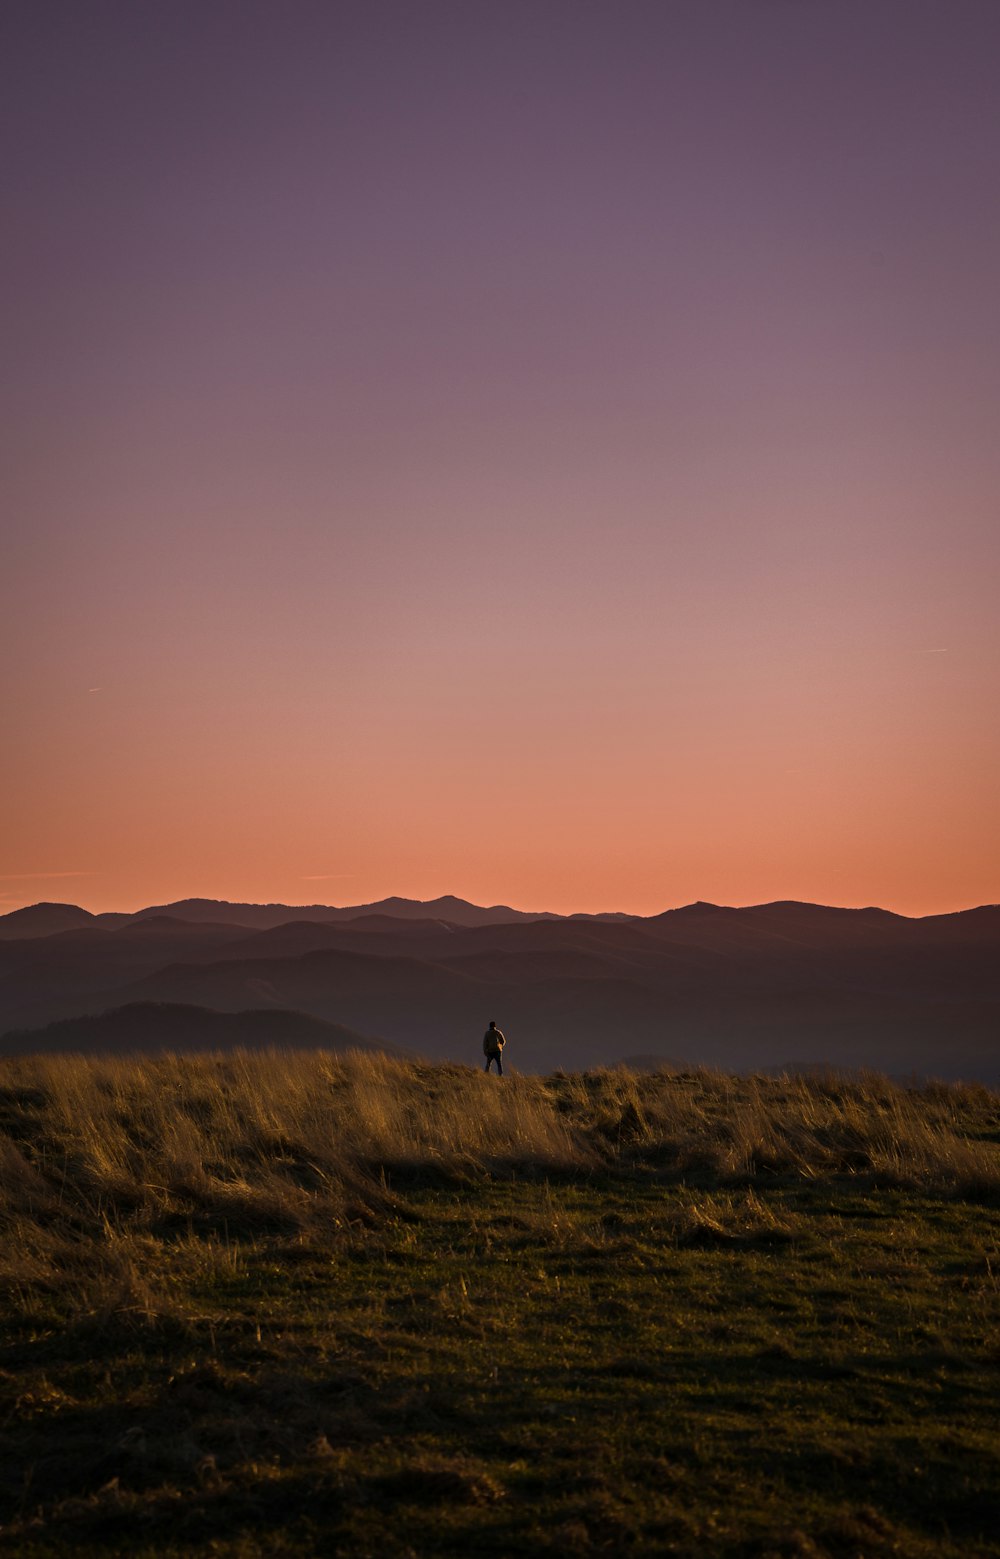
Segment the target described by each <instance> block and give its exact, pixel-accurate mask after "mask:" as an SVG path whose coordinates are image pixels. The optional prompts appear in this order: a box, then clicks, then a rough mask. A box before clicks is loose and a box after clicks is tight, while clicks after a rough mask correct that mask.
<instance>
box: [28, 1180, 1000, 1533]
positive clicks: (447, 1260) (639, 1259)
mask: <svg viewBox="0 0 1000 1559" xmlns="http://www.w3.org/2000/svg"><path fill="white" fill-rule="evenodd" d="M392 1190H393V1194H394V1201H392V1202H391V1207H392V1208H393V1209H394V1210H390V1211H388V1212H386V1213H385V1214H384V1215H381V1216H377V1217H368V1218H367V1219H365V1220H358V1221H357V1222H356V1223H355V1224H353V1225H350V1226H348V1227H347V1229H346V1230H345V1229H340V1230H336V1231H331V1233H330V1235H329V1236H324V1235H322V1234H316V1233H310V1234H309V1235H300V1236H298V1237H296V1238H290V1237H287V1236H285V1237H282V1236H278V1235H266V1234H264V1235H258V1236H256V1237H255V1238H254V1239H252V1240H249V1239H246V1238H244V1239H243V1240H242V1241H239V1242H236V1241H235V1240H234V1241H232V1242H231V1243H230V1245H229V1247H228V1248H226V1245H225V1234H222V1235H220V1236H219V1237H218V1242H217V1243H218V1244H219V1245H220V1247H221V1248H220V1249H219V1250H217V1255H218V1260H217V1261H216V1262H215V1265H214V1267H212V1268H210V1267H209V1266H206V1268H205V1272H204V1274H203V1275H202V1276H200V1277H194V1278H192V1277H191V1275H190V1265H189V1263H188V1262H187V1261H186V1258H185V1259H184V1260H182V1259H181V1254H180V1250H179V1248H178V1254H177V1272H176V1276H175V1278H174V1279H171V1275H170V1273H171V1260H172V1247H171V1244H170V1242H169V1240H166V1241H160V1243H159V1245H158V1246H157V1251H158V1256H157V1259H158V1260H159V1261H160V1263H161V1264H162V1270H161V1272H160V1278H161V1281H162V1283H164V1284H166V1286H167V1288H168V1289H170V1291H171V1292H172V1295H173V1304H172V1305H171V1306H170V1307H167V1308H163V1309H161V1310H160V1311H157V1312H156V1313H150V1312H149V1311H145V1310H144V1309H143V1307H142V1305H141V1304H138V1305H134V1306H131V1307H130V1306H129V1305H128V1304H121V1305H117V1306H109V1307H108V1310H107V1313H106V1314H105V1315H104V1316H103V1317H94V1316H93V1315H91V1316H87V1317H84V1318H83V1319H76V1318H74V1316H73V1313H72V1308H71V1305H70V1304H69V1303H68V1300H67V1296H66V1294H65V1293H64V1292H63V1291H62V1290H60V1289H58V1288H54V1289H53V1291H52V1293H51V1295H50V1296H49V1298H48V1299H47V1300H46V1299H45V1298H44V1296H43V1297H42V1298H41V1299H39V1298H38V1296H35V1297H34V1299H33V1302H32V1306H30V1307H28V1308H26V1307H25V1306H24V1305H23V1304H21V1303H19V1302H18V1301H17V1298H16V1296H14V1297H13V1298H12V1299H11V1301H10V1304H9V1308H8V1309H7V1311H6V1314H5V1316H4V1342H3V1347H2V1351H0V1372H2V1373H0V1389H2V1409H0V1425H2V1430H0V1520H2V1522H3V1529H2V1533H0V1551H2V1552H9V1553H17V1554H23V1555H36V1556H39V1559H41V1556H42V1555H55V1554H62V1553H69V1552H73V1553H75V1554H84V1555H86V1554H93V1555H98V1554H100V1555H109V1554H123V1555H124V1554H129V1555H154V1554H155V1555H174V1554H176V1555H178V1556H179V1555H190V1554H206V1555H207V1554H212V1555H232V1556H236V1555H256V1554H325V1555H326V1554H333V1553H335V1554H339V1555H344V1556H363V1555H371V1556H379V1559H390V1556H404V1555H421V1556H422V1555H454V1556H456V1559H457V1556H468V1555H477V1554H482V1555H511V1554H514V1555H518V1554H522V1555H527V1554H576V1553H584V1554H586V1553H605V1554H619V1553H622V1554H637V1555H638V1554H641V1555H656V1554H665V1553H674V1554H686V1555H704V1554H719V1555H732V1556H750V1555H755V1556H765V1555H784V1556H793V1555H800V1556H807V1555H830V1556H835V1559H848V1556H850V1559H854V1556H857V1555H864V1556H866V1559H869V1556H880V1555H890V1554H892V1555H903V1556H906V1555H913V1556H917V1555H926V1556H932V1555H933V1556H948V1555H954V1556H956V1559H958V1556H960V1555H961V1556H963V1559H967V1556H970V1555H986V1554H1000V1439H998V1434H997V1402H998V1400H1000V1327H998V1320H1000V1303H998V1298H1000V1296H998V1274H1000V1213H998V1211H997V1210H996V1209H993V1208H990V1207H987V1206H981V1205H976V1204H973V1203H969V1202H963V1201H961V1200H956V1199H954V1198H951V1199H947V1200H945V1199H938V1198H936V1197H934V1196H928V1195H927V1194H925V1193H917V1192H913V1191H903V1190H884V1189H877V1188H875V1187H870V1188H866V1187H864V1186H859V1185H858V1184H857V1183H855V1182H852V1181H850V1180H843V1181H837V1180H831V1181H828V1182H817V1183H813V1184H806V1183H802V1182H797V1183H781V1182H777V1181H776V1182H775V1184H774V1185H773V1186H772V1187H764V1186H762V1185H761V1184H760V1182H759V1181H758V1183H757V1185H756V1186H755V1189H754V1200H753V1202H752V1203H751V1204H748V1205H746V1206H744V1205H743V1204H742V1202H741V1198H743V1197H745V1195H746V1193H745V1192H742V1191H739V1190H736V1191H733V1190H731V1189H730V1190H727V1191H726V1192H723V1191H720V1190H716V1191H712V1190H711V1189H709V1188H706V1187H704V1186H701V1187H690V1186H685V1185H684V1184H677V1183H674V1184H669V1185H665V1184H661V1183H658V1182H657V1180H656V1178H655V1176H652V1175H649V1174H639V1173H634V1174H631V1175H629V1174H616V1175H611V1176H608V1177H607V1178H588V1177H586V1176H579V1177H577V1178H575V1179H566V1180H564V1181H562V1182H560V1183H549V1182H546V1181H545V1180H541V1179H536V1178H525V1179H519V1178H506V1179H497V1178H490V1177H488V1176H481V1177H478V1178H476V1179H475V1180H470V1181H468V1182H466V1183H460V1184H457V1185H451V1186H447V1185H438V1186H433V1185H428V1184H426V1183H424V1184H421V1183H420V1182H419V1181H414V1182H411V1183H409V1184H407V1185H405V1186H403V1187H399V1186H397V1187H394V1188H392ZM171 1283H173V1287H172V1288H171Z"/></svg>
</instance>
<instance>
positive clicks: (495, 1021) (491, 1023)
mask: <svg viewBox="0 0 1000 1559" xmlns="http://www.w3.org/2000/svg"><path fill="white" fill-rule="evenodd" d="M496 1026H497V1020H496V1018H491V1019H490V1028H491V1029H495V1028H496Z"/></svg>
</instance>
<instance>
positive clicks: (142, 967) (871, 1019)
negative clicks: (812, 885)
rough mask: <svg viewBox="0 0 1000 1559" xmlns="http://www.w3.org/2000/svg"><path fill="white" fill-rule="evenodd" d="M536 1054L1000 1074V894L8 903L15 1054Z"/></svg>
mask: <svg viewBox="0 0 1000 1559" xmlns="http://www.w3.org/2000/svg"><path fill="white" fill-rule="evenodd" d="M490 1018H495V1019H496V1021H497V1022H498V1023H499V1024H500V1026H501V1028H503V1029H504V1030H505V1032H506V1033H507V1035H508V1041H509V1045H508V1051H507V1057H508V1061H509V1062H511V1063H513V1064H514V1065H515V1066H516V1067H519V1068H520V1069H521V1070H523V1071H549V1070H552V1069H555V1068H559V1067H561V1068H564V1069H567V1070H569V1069H572V1070H578V1069H581V1068H586V1067H593V1066H601V1065H613V1064H615V1063H616V1062H619V1061H623V1060H626V1059H628V1058H630V1057H631V1058H634V1057H642V1058H643V1064H647V1065H655V1064H657V1063H658V1062H662V1063H664V1064H673V1065H711V1066H720V1067H724V1068H726V1069H730V1070H737V1071H746V1070H751V1069H760V1068H771V1069H773V1068H775V1067H783V1066H788V1067H792V1068H794V1067H809V1068H814V1067H816V1066H818V1065H820V1066H821V1065H829V1066H831V1067H847V1068H858V1067H871V1068H874V1069H877V1070H881V1071H888V1072H890V1073H892V1074H894V1075H897V1076H909V1075H921V1076H926V1075H934V1076H939V1077H943V1078H959V1077H961V1078H966V1079H978V1080H981V1081H984V1082H988V1083H1000V907H997V906H993V905H986V906H982V907H981V908H978V909H970V910H965V911H962V912H959V913H956V914H951V915H936V916H926V917H922V918H917V919H913V918H909V917H906V916H902V915H896V914H893V913H891V912H889V911H887V910H882V909H877V908H867V909H839V908H832V907H829V906H824V905H814V904H803V903H796V902H780V903H774V904H762V905H756V906H752V907H748V908H741V909H736V908H729V907H727V906H722V905H713V904H704V903H698V904H690V905H686V906H684V907H683V908H680V909H674V910H668V911H666V912H664V913H663V914H660V915H653V916H648V917H642V916H630V915H620V914H608V915H574V916H560V915H556V914H552V913H543V914H537V915H533V914H530V913H528V912H525V911H519V910H515V909H511V908H509V907H508V906H505V905H494V906H492V907H488V908H484V907H481V906H478V905H474V904H469V903H467V902H466V901H465V900H462V899H458V898H453V897H450V896H449V897H444V898H439V899H434V900H431V901H429V902H426V903H422V902H420V901H418V900H412V899H399V898H390V899H385V900H382V901H380V902H378V903H376V904H370V905H357V906H353V907H348V908H334V907H330V906H325V905H309V906H307V907H305V908H302V907H291V906H287V905H280V904H266V905H259V904H230V903H226V902H218V901H214V900H206V899H186V900H182V901H180V902H178V903H174V904H168V905H157V906H150V907H149V908H146V909H142V910H139V911H138V912H136V913H134V914H125V913H111V914H99V915H93V914H90V913H89V912H88V911H87V910H85V909H82V908H80V907H79V906H77V905H69V904H35V905H31V906H29V907H28V908H25V909H21V910H15V911H13V912H11V913H10V914H7V915H4V916H0V1036H2V1037H0V1054H14V1053H21V1052H26V1051H35V1050H66V1049H76V1050H83V1051H98V1050H100V1051H120V1050H122V1049H123V1048H124V1049H174V1050H183V1049H190V1048H212V1049H219V1048H225V1047H227V1046H229V1045H231V1044H236V1043H243V1044H281V1043H285V1044H288V1045H292V1044H294V1045H324V1046H327V1047H328V1048H331V1049H343V1048H350V1047H352V1046H354V1047H364V1046H365V1045H372V1044H374V1045H376V1046H379V1045H381V1046H382V1047H383V1048H385V1049H387V1050H391V1051H393V1052H395V1053H404V1054H406V1053H409V1054H413V1055H422V1056H426V1057H428V1058H431V1059H435V1060H446V1059H447V1060H458V1061H462V1060H465V1061H469V1062H471V1063H473V1064H478V1057H479V1039H480V1036H481V1034H482V1031H483V1029H484V1028H485V1026H486V1023H487V1022H488V1021H489V1019H490Z"/></svg>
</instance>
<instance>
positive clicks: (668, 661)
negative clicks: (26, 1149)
mask: <svg viewBox="0 0 1000 1559" xmlns="http://www.w3.org/2000/svg"><path fill="white" fill-rule="evenodd" d="M998 61H1000V4H997V0H898V3H894V0H828V3H827V0H728V3H727V0H650V3H644V0H602V3H592V0H452V3H440V0H401V3H385V0H322V3H321V0H316V3H299V0H282V3H280V4H279V3H278V0H272V3H268V4H262V3H254V0H239V3H235V0H234V3H228V0H192V3H184V0H170V3H169V4H168V3H163V4H142V3H134V0H121V3H115V0H93V3H89V0H87V3H79V0H66V3H63V4H55V3H52V0H8V3H6V4H5V5H4V6H3V9H2V15H0V131H2V135H3V141H4V146H5V148H6V152H5V158H4V165H3V185H4V187H3V192H2V194H3V202H2V204H3V220H4V229H5V238H4V249H3V264H4V272H5V283H4V286H3V289H2V293H0V310H2V314H3V327H2V328H3V342H4V346H3V371H2V394H3V406H2V417H0V443H2V449H0V482H2V484H3V509H2V513H3V521H4V564H3V568H2V571H0V636H2V640H3V651H4V653H3V657H2V676H3V712H2V729H3V759H2V769H0V774H2V787H3V793H4V799H3V805H2V818H3V840H2V853H0V900H2V902H0V910H4V909H12V908H15V907H16V906H18V905H21V904H26V903H32V902H34V901H36V900H39V899H54V900H62V901H70V902H74V903H79V904H83V905H85V906H86V907H87V908H89V909H93V910H101V909H111V908H115V909H130V908H137V907H139V906H140V905H143V904H148V903H162V902H166V901H168V900H171V899H176V898H180V897H184V896H189V895H204V896H209V897H213V898H236V899H252V900H281V901H283V902H286V903H293V904H295V903H298V904H302V903H315V902H323V903H332V904H344V903H359V902H367V901H370V900H373V899H376V898H379V897H382V896H383V895H386V894H390V893H399V894H404V895H407V896H411V897H418V898H428V897H432V896H435V895H437V894H440V893H446V892H448V893H457V894H460V895H462V896H463V897H466V898H470V899H474V900H476V901H477V902H480V903H496V902H503V903H508V904H513V905H515V906H518V907H520V908H526V909H549V910H563V911H567V910H600V909H620V910H629V911H633V912H638V913H651V912H655V911H658V910H661V909H665V908H668V907H670V906H672V905H677V904H682V903H684V902H686V901H689V900H692V899H697V898H702V899H711V900H714V901H716V902H723V903H732V904H745V903H754V902H761V901H765V900H769V899H775V898H805V899H812V900H818V901H823V902H827V903H837V904H847V905H857V904H870V903H877V904H881V905H884V906H885V907H887V908H890V909H896V910H900V911H902V912H905V913H909V914H922V913H928V912H932V911H939V910H948V909H958V908H962V907H965V906H968V905H972V904H977V903H982V902H987V901H988V902H992V901H996V900H997V899H1000V806H998V798H1000V723H998V710H1000V627H998V624H1000V611H998V601H1000V496H998V495H1000V417H998V407H1000V285H998V283H1000V199H998V193H1000V110H998V106H997V79H998V76H997V72H998Z"/></svg>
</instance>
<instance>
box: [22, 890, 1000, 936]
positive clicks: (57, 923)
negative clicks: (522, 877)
mask: <svg viewBox="0 0 1000 1559" xmlns="http://www.w3.org/2000/svg"><path fill="white" fill-rule="evenodd" d="M968 915H975V916H979V917H989V916H991V915H992V916H995V917H996V918H997V919H998V922H1000V906H998V905H996V904H982V905H978V906H976V907H974V908H970V909H965V910H956V911H954V912H953V913H951V914H948V915H930V916H907V915H899V914H896V913H895V912H894V911H893V910H888V909H879V908H877V907H876V906H872V905H869V906H867V907H866V908H856V909H855V908H843V907H840V906H832V905H826V904H811V903H808V902H806V901H803V900H797V899H779V900H775V901H774V902H771V903H766V904H749V905H744V906H741V907H736V906H732V905H727V904H711V903H708V902H707V901H705V900H698V901H696V902H695V903H692V904H682V905H679V906H678V907H676V908H674V909H666V910H662V911H660V912H659V913H658V914H655V915H630V914H627V913H625V912H624V911H621V910H609V911H599V912H596V913H589V912H586V911H575V912H573V913H572V914H568V915H561V914H557V913H556V912H555V911H553V910H523V909H512V908H511V907H510V905H508V904H492V905H489V906H485V905H480V904H472V903H470V902H469V900H468V899H461V898H457V897H456V896H455V895H454V894H450V893H449V894H443V895H442V896H441V897H440V898H436V899H407V898H399V897H396V896H393V897H390V898H387V899H378V900H376V901H375V902H374V903H371V904H351V905H343V906H339V907H338V906H337V905H332V904H304V905H290V904H249V903H241V902H234V901H231V900H228V899H200V898H192V899H177V900H176V901H175V902H173V903H171V904H151V905H148V906H147V907H145V908H144V909H138V910H135V911H132V912H129V911H122V910H111V911H104V912H102V913H99V914H94V913H92V912H91V911H90V910H87V909H83V908H81V906H80V905H78V904H61V903H49V902H43V903H39V904H29V905H26V906H25V907H24V908H23V909H15V910H9V911H8V912H7V913H6V914H4V915H0V941H7V940H11V939H15V938H16V939H20V938H25V937H39V936H54V935H58V934H59V933H60V932H62V931H76V930H81V929H84V928H86V927H93V926H105V927H113V926H122V925H126V924H134V923H135V922H138V921H145V920H172V921H184V922H186V923H189V924H191V923H194V924H201V923H212V924H216V925H229V926H244V927H246V928H247V929H248V930H262V931H264V930H271V929H273V928H274V927H275V926H282V925H288V924H289V923H291V922H300V923H301V922H305V921H313V922H316V923H319V924H323V925H328V924H332V923H335V922H343V921H353V920H360V919H370V918H372V917H374V916H382V917H385V918H388V919H391V920H438V921H443V922H445V923H446V924H448V925H455V926H485V925H511V924H514V923H517V922H525V921H539V920H559V921H583V922H586V921H596V922H599V923H604V924H607V923H619V924H620V923H627V922H636V923H639V924H645V925H651V924H657V923H661V922H663V923H665V922H668V921H670V920H672V919H675V918H683V919H685V920H699V919H709V918H711V919H718V918H719V917H723V918H725V917H744V918H745V917H748V916H756V917H763V916H767V917H769V918H771V919H773V920H775V921H776V920H777V919H779V918H781V917H788V916H794V917H797V918H798V919H799V920H800V921H801V920H802V919H803V918H805V917H809V918H812V919H815V918H817V917H822V918H824V919H825V920H827V921H830V922H833V921H835V920H837V921H840V923H841V924H844V925H846V924H847V923H849V922H853V923H855V924H858V923H859V922H860V920H861V919H865V920H868V921H870V922H875V921H879V922H882V923H884V924H889V923H892V922H896V923H906V924H910V925H917V924H926V923H928V922H935V923H944V922H946V921H952V920H955V919H956V917H962V916H968Z"/></svg>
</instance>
